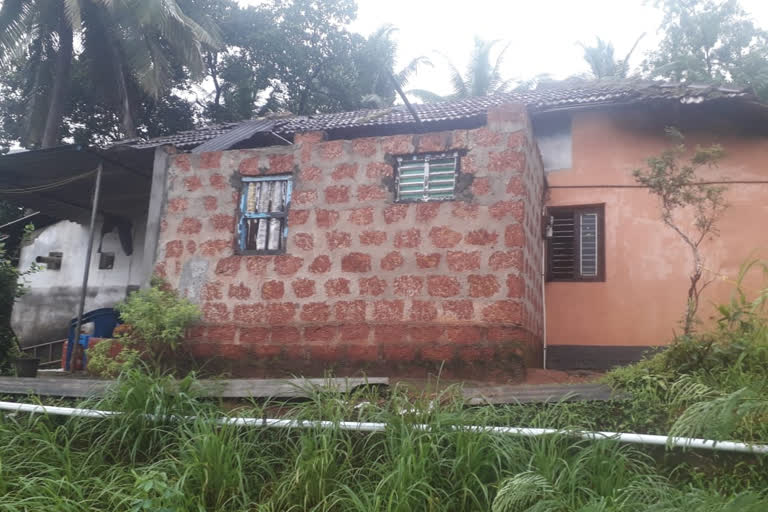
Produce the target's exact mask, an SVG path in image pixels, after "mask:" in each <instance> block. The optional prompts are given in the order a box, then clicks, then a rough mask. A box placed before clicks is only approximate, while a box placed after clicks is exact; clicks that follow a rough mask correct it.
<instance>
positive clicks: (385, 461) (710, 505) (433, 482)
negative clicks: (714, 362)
mask: <svg viewBox="0 0 768 512" xmlns="http://www.w3.org/2000/svg"><path fill="white" fill-rule="evenodd" d="M191 384H192V380H191V379H187V380H185V381H183V382H182V385H181V388H180V392H171V379H170V378H168V377H165V378H163V377H159V378H158V377H149V376H147V375H145V374H142V373H140V372H137V371H133V372H129V373H128V374H125V375H124V376H123V377H122V378H121V382H120V385H119V386H118V387H117V388H116V390H115V391H114V392H113V393H112V394H110V395H109V396H107V397H105V398H104V399H102V400H99V401H90V402H86V403H85V404H83V405H85V406H88V407H94V408H100V409H109V410H119V411H123V412H124V413H125V414H123V415H121V416H119V417H113V418H104V419H87V418H68V417H55V416H50V417H46V416H42V415H27V414H17V415H7V414H3V415H0V511H22V510H24V511H33V510H57V511H70V510H71V511H81V510H83V511H84V510H126V511H143V510H147V511H148V510H152V511H187V510H193V511H203V510H206V511H207V510H211V511H213V510H216V511H275V512H276V511H280V512H283V511H304V510H317V511H366V512H367V511H393V512H394V511H403V512H405V511H463V510H466V511H475V510H493V511H494V512H497V511H518V510H520V511H523V510H529V511H539V510H541V511H584V512H586V511H593V510H595V511H646V510H659V511H667V510H682V509H683V508H686V509H691V510H697V511H698V510H712V511H729V510H734V511H736V510H738V511H751V510H754V511H758V510H766V509H767V508H768V496H766V495H765V492H764V489H766V488H768V471H766V470H767V469H768V465H766V463H765V462H764V459H765V458H762V459H761V458H759V457H757V456H750V455H717V454H714V453H708V452H699V453H694V452H687V453H684V452H680V451H665V450H663V449H659V448H654V449H650V448H643V447H639V446H631V445H623V444H619V443H616V442H614V441H610V440H606V441H600V442H594V441H583V440H575V439H574V438H569V437H567V436H559V435H558V436H546V437H538V438H521V437H514V436H506V435H493V434H489V433H481V432H469V431H461V430H455V429H452V428H450V426H451V425H456V424H474V425H527V426H541V427H573V428H593V427H597V426H610V424H611V423H612V422H614V421H616V420H613V419H611V418H609V417H608V416H609V415H606V410H603V411H602V412H601V414H600V415H597V410H598V409H597V408H598V407H599V406H597V405H595V404H588V403H587V404H582V403H574V404H566V403H562V404H556V405H545V406H508V407H496V408H490V407H482V408H466V407H464V406H463V405H462V404H461V403H460V402H459V401H458V400H456V399H454V397H455V396H456V395H457V394H456V393H455V392H454V391H455V390H451V389H449V390H447V391H445V392H443V394H441V395H440V396H438V397H436V398H435V397H433V396H428V395H423V396H418V397H413V396H412V395H408V394H406V393H404V392H401V391H400V390H398V389H395V390H393V391H392V393H391V394H390V396H388V397H386V398H382V397H381V396H379V395H376V394H374V393H372V392H369V391H365V390H363V391H360V392H357V393H355V394H354V395H352V396H346V397H338V396H329V395H326V394H323V393H320V392H316V393H314V394H313V396H312V398H311V399H310V400H308V401H305V402H301V403H285V404H276V403H272V404H247V405H246V406H243V407H241V408H239V409H236V410H234V411H230V412H229V414H234V415H241V416H249V417H262V416H263V415H265V414H266V413H267V411H265V409H267V408H268V409H269V411H268V412H269V415H270V416H274V415H276V414H277V415H279V416H281V417H286V418H297V419H320V418H322V419H327V420H331V421H334V422H336V421H341V420H353V421H356V420H360V421H375V422H387V423H388V424H389V427H388V428H387V430H386V431H384V432H377V433H362V432H352V431H343V430H341V429H338V428H331V429H319V428H318V429H315V428H309V429H298V428H297V429H260V428H253V427H236V426H231V425H219V426H217V425H215V424H214V422H213V421H211V420H212V419H214V418H216V417H220V416H221V415H222V414H223V412H222V409H221V408H219V407H218V406H217V404H216V403H213V402H210V401H205V400H202V399H199V398H197V397H195V396H194V394H193V393H192V389H193V387H192V386H191ZM360 404H363V406H360ZM356 405H357V406H356ZM609 407H618V406H617V405H615V404H614V405H610V406H609ZM146 414H153V415H156V416H157V417H158V420H157V421H151V420H149V419H147V417H146ZM179 416H195V419H192V420H187V421H180V420H179ZM417 423H426V424H428V425H430V426H431V427H432V428H431V429H430V430H429V431H426V430H421V429H416V428H413V425H414V424H417Z"/></svg>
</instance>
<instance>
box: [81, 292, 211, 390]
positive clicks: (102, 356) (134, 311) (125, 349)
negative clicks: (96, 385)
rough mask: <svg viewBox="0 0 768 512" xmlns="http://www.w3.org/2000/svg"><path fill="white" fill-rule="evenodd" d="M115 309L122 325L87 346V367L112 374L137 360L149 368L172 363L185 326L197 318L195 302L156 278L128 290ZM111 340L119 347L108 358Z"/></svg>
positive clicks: (198, 313)
mask: <svg viewBox="0 0 768 512" xmlns="http://www.w3.org/2000/svg"><path fill="white" fill-rule="evenodd" d="M115 309H116V310H117V311H118V312H119V313H120V318H121V319H122V320H123V322H125V326H123V327H122V328H120V330H119V332H118V334H117V335H116V338H115V339H114V340H107V341H102V342H100V343H98V344H96V345H95V346H94V347H93V348H91V349H89V354H88V356H89V361H88V367H89V369H90V370H91V371H92V372H94V373H96V374H99V375H104V376H114V375H116V374H119V373H120V372H121V371H124V370H127V369H133V368H137V367H138V366H139V364H140V361H141V360H143V361H146V363H147V364H148V366H149V368H150V369H151V370H153V371H164V370H165V369H167V368H168V367H170V366H171V365H172V364H173V356H174V354H175V353H176V351H177V349H178V348H179V344H180V343H181V341H182V339H183V338H184V334H185V331H186V329H187V328H188V327H189V326H190V325H191V324H193V323H194V322H196V321H197V320H198V319H199V318H200V311H199V310H198V308H197V306H196V305H194V304H192V303H191V302H190V301H189V300H187V299H185V298H181V297H179V296H178V295H177V294H176V292H174V291H173V290H171V289H169V287H168V286H166V285H165V283H163V282H162V281H160V280H158V279H154V280H153V282H152V286H151V287H149V288H147V289H143V290H139V291H136V292H133V293H131V294H130V295H129V296H128V298H126V299H125V300H124V301H123V302H121V303H119V304H118V305H116V306H115ZM115 343H118V344H119V345H120V348H121V350H120V352H119V354H118V355H117V356H116V357H115V358H112V357H111V355H110V354H111V352H112V350H113V346H114V344H115Z"/></svg>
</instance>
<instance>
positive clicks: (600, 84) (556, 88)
mask: <svg viewBox="0 0 768 512" xmlns="http://www.w3.org/2000/svg"><path fill="white" fill-rule="evenodd" d="M722 99H741V100H744V101H749V102H754V103H759V100H758V99H757V98H756V97H755V96H754V94H752V93H751V92H749V91H747V90H741V89H729V88H722V87H714V86H705V85H682V84H668V83H659V82H648V81H617V82H613V81H602V80H601V81H583V80H573V81H567V82H560V83H556V84H553V85H547V86H542V87H539V88H537V89H536V90H532V91H515V92H509V93H504V94H497V95H493V96H485V97H477V98H467V99H462V100H450V101H442V102H437V103H424V104H415V105H413V106H414V108H415V110H416V113H417V115H418V116H419V118H420V119H421V121H422V123H423V124H425V125H429V124H437V123H445V122H450V121H453V120H471V119H482V118H483V117H484V116H485V114H486V112H487V111H488V108H490V107H493V106H495V105H502V104H509V103H523V104H525V105H526V107H527V108H528V110H529V111H530V112H534V113H535V112H542V111H547V110H557V109H567V108H577V107H597V106H604V105H630V104H636V103H643V102H660V101H672V102H676V103H682V104H692V103H693V104H695V103H704V102H708V101H713V100H722ZM254 122H256V120H253V121H246V123H254ZM413 123H414V119H413V117H412V116H411V114H410V112H408V110H407V109H406V108H405V106H403V105H397V106H393V107H389V108H382V109H369V110H357V111H352V112H339V113H333V114H317V115H312V116H287V117H285V116H283V117H272V118H269V120H268V122H267V121H265V122H264V123H263V124H264V126H269V128H270V131H272V132H274V133H277V134H280V135H281V136H290V135H292V134H294V133H299V132H307V131H320V130H322V131H331V130H340V129H354V128H361V129H364V128H371V127H385V126H391V127H395V126H397V125H406V124H413ZM241 124H242V123H227V124H220V125H212V126H207V127H204V128H200V129H197V130H190V131H185V132H180V133H177V134H174V135H168V136H165V137H157V138H154V139H150V140H137V139H132V140H125V141H120V142H119V143H117V145H127V146H130V147H134V148H147V147H156V146H161V145H165V144H173V145H175V146H177V147H179V148H182V149H191V148H193V147H195V146H198V145H200V144H203V143H205V142H206V141H209V140H212V139H215V138H217V137H220V136H222V135H224V134H227V133H229V132H231V131H232V130H234V129H235V128H236V127H238V126H240V125H241ZM251 131H252V130H251ZM245 132H248V130H245ZM227 138H232V136H231V135H230V136H229V137H227Z"/></svg>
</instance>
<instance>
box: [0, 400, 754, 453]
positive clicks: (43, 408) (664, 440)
mask: <svg viewBox="0 0 768 512" xmlns="http://www.w3.org/2000/svg"><path fill="white" fill-rule="evenodd" d="M0 410H5V411H11V412H27V413H30V414H40V413H42V414H53V415H57V416H77V417H83V418H108V417H111V416H117V415H120V414H122V413H120V412H115V411H99V410H94V409H76V408H70V407H54V406H50V405H34V404H20V403H16V402H0ZM147 416H149V417H151V418H154V417H155V416H154V415H151V414H150V415H147ZM183 419H187V420H191V419H194V417H184V418H183ZM215 422H216V424H219V425H235V426H247V427H261V428H323V429H331V428H337V429H340V430H350V431H356V432H383V431H385V430H386V429H387V426H388V424H387V423H372V422H358V421H340V422H334V421H324V420H309V421H304V420H285V419H277V418H238V417H225V418H217V419H216V420H215ZM411 427H412V428H414V429H416V430H424V431H428V430H431V428H432V427H431V426H430V425H427V424H424V423H416V424H413V425H411ZM450 428H452V429H454V430H458V431H461V430H463V431H468V432H487V433H491V434H507V435H515V436H522V437H538V436H546V435H565V436H571V437H578V438H581V439H587V440H600V439H612V440H614V441H619V442H621V443H630V444H647V445H655V446H669V447H673V446H674V447H680V448H698V449H702V450H714V451H724V452H740V453H754V454H761V455H768V445H766V444H748V443H743V442H740V441H715V440H712V439H697V438H691V437H669V436H658V435H650V434H631V433H622V432H588V431H584V432H580V431H568V430H560V429H555V428H528V427H494V426H480V425H453V426H451V427H450Z"/></svg>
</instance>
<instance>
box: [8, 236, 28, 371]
mask: <svg viewBox="0 0 768 512" xmlns="http://www.w3.org/2000/svg"><path fill="white" fill-rule="evenodd" d="M32 229H34V228H33V227H32V226H31V225H28V226H27V227H26V229H25V233H30V232H31V231H32ZM35 271H36V267H32V268H30V269H28V270H25V271H20V270H19V269H18V267H17V266H16V263H15V262H14V261H13V260H12V259H11V257H10V255H9V254H8V253H7V252H6V248H5V243H4V242H0V374H3V373H7V372H8V370H9V368H10V363H11V361H12V360H13V358H14V357H16V356H18V355H19V342H18V339H17V338H16V334H15V333H14V332H13V329H12V328H11V313H12V311H13V304H14V303H15V302H16V299H18V298H19V297H21V296H22V295H24V292H25V288H24V280H23V278H24V276H26V275H29V274H31V273H33V272H35Z"/></svg>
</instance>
